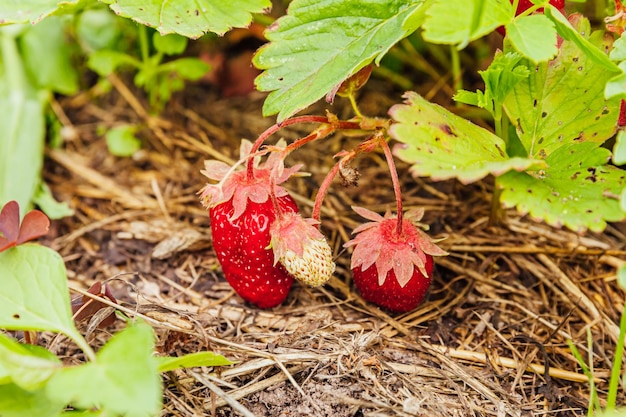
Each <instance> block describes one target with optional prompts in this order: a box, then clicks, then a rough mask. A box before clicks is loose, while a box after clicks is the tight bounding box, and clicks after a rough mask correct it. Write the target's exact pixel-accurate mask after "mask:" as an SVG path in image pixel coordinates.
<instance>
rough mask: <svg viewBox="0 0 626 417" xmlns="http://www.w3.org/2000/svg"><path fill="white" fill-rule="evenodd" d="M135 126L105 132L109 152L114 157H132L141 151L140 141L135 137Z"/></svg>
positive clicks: (120, 127)
mask: <svg viewBox="0 0 626 417" xmlns="http://www.w3.org/2000/svg"><path fill="white" fill-rule="evenodd" d="M136 130H137V127H136V126H130V125H125V126H117V127H114V128H112V129H110V130H109V131H107V132H106V134H105V138H106V143H107V147H108V148H109V152H111V154H112V155H115V156H122V157H125V156H132V155H133V154H134V153H135V152H137V151H138V150H139V149H141V140H139V139H138V138H137V137H136V136H135V131H136Z"/></svg>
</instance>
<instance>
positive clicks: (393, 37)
mask: <svg viewBox="0 0 626 417" xmlns="http://www.w3.org/2000/svg"><path fill="white" fill-rule="evenodd" d="M424 11H425V7H424V1H422V0H408V1H407V0H380V1H372V2H363V1H359V0H326V1H323V2H320V1H318V0H294V1H293V2H291V4H290V5H289V9H288V14H287V16H283V17H281V18H280V19H278V21H276V23H275V24H274V25H273V26H272V27H271V28H270V30H269V31H268V32H267V34H266V35H267V38H268V39H269V40H270V41H271V42H270V43H269V44H266V45H265V46H264V47H262V48H261V49H260V50H259V52H258V53H257V54H256V55H255V57H254V60H253V62H254V64H255V65H256V66H257V67H258V68H260V69H263V70H265V71H264V72H263V73H262V74H261V75H260V76H259V77H257V79H256V81H255V82H256V85H257V88H258V89H259V90H261V91H271V93H270V94H269V96H268V97H267V99H266V100H265V103H264V105H263V114H265V115H271V114H276V113H278V120H279V121H281V120H284V119H285V118H287V117H289V116H291V115H293V114H294V113H295V112H297V111H298V110H301V109H303V108H305V107H307V106H308V105H310V104H311V103H313V102H315V101H316V100H318V99H319V98H321V97H323V96H324V95H325V94H326V93H328V92H329V91H331V90H332V89H333V88H334V87H335V86H337V85H338V84H339V83H341V82H342V81H343V80H345V79H346V78H348V77H349V76H350V75H352V74H354V73H356V72H357V71H358V70H360V69H361V68H363V67H364V66H365V65H367V64H369V63H370V62H372V61H373V60H375V61H376V62H377V63H378V62H379V61H380V59H381V58H382V57H383V55H384V54H385V53H387V51H388V50H389V48H391V47H392V46H393V45H394V44H395V43H396V42H398V41H399V40H401V39H402V38H404V37H405V36H407V35H409V34H410V33H412V32H414V31H415V30H416V29H417V27H418V26H419V25H420V24H421V22H422V20H423V16H424Z"/></svg>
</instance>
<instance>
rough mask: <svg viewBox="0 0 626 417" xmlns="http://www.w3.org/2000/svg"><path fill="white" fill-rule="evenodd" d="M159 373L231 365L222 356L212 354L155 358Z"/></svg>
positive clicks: (197, 353)
mask: <svg viewBox="0 0 626 417" xmlns="http://www.w3.org/2000/svg"><path fill="white" fill-rule="evenodd" d="M156 359H157V362H158V364H159V372H168V371H173V370H174V369H180V368H193V367H196V366H224V365H232V364H233V362H231V361H229V360H228V359H226V358H225V357H223V356H222V355H218V354H217V353H213V352H196V353H190V354H188V355H184V356H180V357H170V356H167V357H157V358H156Z"/></svg>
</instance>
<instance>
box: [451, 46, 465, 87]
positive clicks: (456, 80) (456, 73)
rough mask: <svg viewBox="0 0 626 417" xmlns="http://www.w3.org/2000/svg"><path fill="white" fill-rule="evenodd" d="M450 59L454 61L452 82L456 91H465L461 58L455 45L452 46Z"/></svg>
mask: <svg viewBox="0 0 626 417" xmlns="http://www.w3.org/2000/svg"><path fill="white" fill-rule="evenodd" d="M450 59H451V61H452V82H453V86H454V91H459V90H462V89H463V78H462V77H461V57H460V56H459V50H458V49H456V47H455V46H454V45H450Z"/></svg>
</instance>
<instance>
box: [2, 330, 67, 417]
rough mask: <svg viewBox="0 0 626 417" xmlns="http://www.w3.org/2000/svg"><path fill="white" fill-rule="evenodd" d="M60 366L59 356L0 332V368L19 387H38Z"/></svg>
mask: <svg viewBox="0 0 626 417" xmlns="http://www.w3.org/2000/svg"><path fill="white" fill-rule="evenodd" d="M62 366H63V364H62V363H61V361H60V360H59V358H57V357H56V356H55V355H53V354H52V353H50V352H49V351H48V350H46V349H44V348H42V347H40V346H32V345H23V344H21V343H18V342H16V341H15V340H13V339H11V338H9V337H8V336H5V335H4V334H2V333H0V369H1V370H2V371H3V373H5V376H6V377H8V379H9V381H11V382H13V383H15V384H16V385H18V386H19V387H21V388H24V389H27V390H29V391H32V390H35V389H39V388H41V387H42V386H43V384H44V383H45V382H46V381H47V380H48V379H50V377H51V376H52V375H53V374H54V373H55V372H57V371H58V370H59V369H61V367H62ZM0 376H1V375H0ZM0 415H2V412H1V411H0Z"/></svg>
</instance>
